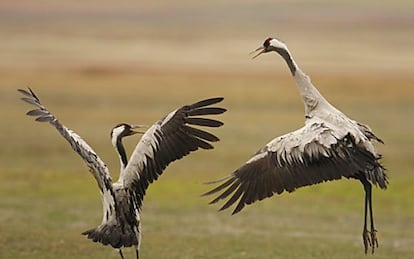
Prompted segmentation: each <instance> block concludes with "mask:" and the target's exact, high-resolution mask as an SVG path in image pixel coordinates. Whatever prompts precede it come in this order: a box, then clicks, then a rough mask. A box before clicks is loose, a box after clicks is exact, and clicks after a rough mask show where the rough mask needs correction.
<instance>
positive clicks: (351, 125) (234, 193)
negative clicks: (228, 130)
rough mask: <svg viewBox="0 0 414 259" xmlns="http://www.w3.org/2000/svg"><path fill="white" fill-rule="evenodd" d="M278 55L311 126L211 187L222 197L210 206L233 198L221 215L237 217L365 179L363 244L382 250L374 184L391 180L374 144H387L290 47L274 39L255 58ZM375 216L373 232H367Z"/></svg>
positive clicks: (278, 140)
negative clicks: (329, 184) (336, 100)
mask: <svg viewBox="0 0 414 259" xmlns="http://www.w3.org/2000/svg"><path fill="white" fill-rule="evenodd" d="M273 51H274V52H277V53H278V54H279V55H280V56H282V58H283V59H284V60H285V61H286V63H287V65H288V67H289V70H290V72H291V75H292V77H293V79H294V81H295V83H296V86H297V88H298V90H299V93H300V95H301V97H302V100H303V103H304V108H305V125H304V126H303V127H302V128H299V129H297V130H295V131H292V132H290V133H287V134H285V135H282V136H279V137H277V138H275V139H273V140H271V141H270V142H269V143H267V144H266V145H265V146H264V147H263V148H261V149H260V150H259V151H257V152H256V154H254V155H253V156H252V157H251V158H250V159H249V160H248V161H247V162H246V163H245V164H244V165H242V166H241V167H240V168H238V169H236V170H235V171H234V172H233V173H232V174H230V175H229V176H227V177H224V178H222V179H219V180H216V181H212V182H211V183H221V184H220V185H218V186H217V187H216V188H214V189H212V190H210V191H209V192H207V193H205V194H204V195H212V194H217V196H216V198H214V199H213V200H212V201H211V202H210V203H216V202H218V201H220V200H222V199H227V201H226V202H225V204H224V205H223V206H222V207H221V209H220V210H224V209H227V208H229V207H230V206H231V205H233V204H235V203H237V205H236V207H235V209H234V210H233V214H236V213H238V212H239V211H241V210H242V209H243V208H244V207H245V205H248V204H252V203H254V202H256V201H259V200H263V199H265V198H268V197H271V196H273V195H274V194H281V193H283V192H285V191H286V192H293V191H294V190H295V189H297V188H300V187H303V186H309V185H313V184H319V183H322V182H326V181H332V180H339V179H341V178H343V177H344V178H354V179H357V180H359V181H360V182H361V183H362V185H363V187H364V191H365V210H364V226H363V233H362V236H363V243H364V248H365V253H367V251H368V248H369V247H371V249H372V253H374V249H375V247H378V240H377V236H376V229H375V227H374V220H373V212H372V198H371V197H372V191H371V189H372V184H374V185H376V186H379V187H380V188H382V189H386V188H387V184H388V177H387V175H386V171H385V168H384V167H383V166H382V165H381V163H380V159H381V157H382V156H381V154H380V153H379V152H378V151H377V150H376V148H375V146H374V144H373V142H374V141H377V142H380V143H383V141H382V140H381V139H380V138H378V137H377V136H376V135H375V134H374V133H373V132H372V130H371V129H370V128H369V127H368V126H366V125H364V124H362V123H359V122H357V121H355V120H352V119H350V118H348V117H347V116H346V115H345V114H343V113H342V112H341V111H339V110H338V109H337V108H335V107H334V106H333V105H331V104H330V103H329V102H328V101H327V100H326V99H325V98H324V97H323V96H322V95H321V94H320V92H319V91H318V90H317V89H316V87H315V86H314V85H313V84H312V82H311V80H310V77H309V76H307V75H306V74H305V73H304V72H303V71H302V70H301V69H300V68H299V66H298V65H297V63H296V62H295V60H294V59H293V57H292V55H291V53H290V51H289V49H288V47H287V46H286V44H285V43H284V42H282V41H281V40H279V39H275V38H268V39H266V40H265V42H264V43H263V46H261V47H259V48H258V49H256V50H255V52H258V53H257V54H256V55H255V56H254V57H253V58H255V57H257V56H259V55H260V54H262V53H267V52H273ZM368 211H369V217H370V230H369V231H368V227H367V215H368Z"/></svg>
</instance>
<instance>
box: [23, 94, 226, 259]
mask: <svg viewBox="0 0 414 259" xmlns="http://www.w3.org/2000/svg"><path fill="white" fill-rule="evenodd" d="M18 91H19V92H20V93H22V94H23V95H24V96H25V97H23V98H22V100H23V101H25V102H27V103H29V104H32V105H34V106H36V109H34V110H31V111H29V112H28V113H27V115H30V116H35V117H37V118H36V121H39V122H49V123H50V124H51V125H52V126H54V127H55V128H56V129H57V130H58V132H59V133H60V134H61V135H62V136H63V137H64V138H65V139H66V140H67V141H68V142H69V143H70V145H71V146H72V148H73V150H74V151H76V152H77V153H78V154H79V155H80V156H81V157H82V159H83V160H84V161H85V163H86V165H87V166H88V168H89V171H90V172H91V173H92V175H93V176H94V178H95V179H96V181H97V183H98V187H99V189H100V193H101V196H102V203H103V219H102V223H101V224H100V225H99V226H98V227H96V228H94V229H90V230H87V231H85V232H83V233H82V234H84V235H86V236H87V237H88V238H89V239H91V240H93V241H94V242H100V243H102V244H104V245H111V246H112V247H114V248H115V249H118V251H119V254H120V256H121V258H124V256H123V253H122V250H121V249H122V248H124V247H131V246H135V251H136V258H139V248H140V243H141V220H140V211H141V206H142V202H143V199H144V195H145V192H146V190H147V188H148V186H149V184H150V183H152V182H153V181H155V180H157V179H158V177H159V176H160V175H161V174H162V173H163V171H164V169H165V168H166V167H167V166H168V164H170V163H171V162H173V161H174V160H177V159H180V158H182V157H184V156H186V155H188V154H189V153H190V152H192V151H196V150H198V149H200V148H201V149H213V146H212V145H211V144H210V143H209V142H216V141H218V140H219V139H218V137H216V136H215V135H213V134H211V133H209V132H207V131H204V130H202V129H200V128H199V127H197V126H205V127H220V126H222V125H223V123H222V122H221V121H218V120H214V119H210V118H204V117H201V116H202V115H216V114H222V113H224V112H225V111H226V110H225V109H224V108H220V107H207V106H210V105H213V104H216V103H219V102H221V101H222V100H223V98H221V97H218V98H210V99H205V100H202V101H199V102H196V103H193V104H191V105H185V106H183V107H181V108H179V109H176V110H174V111H172V112H171V113H169V114H168V115H167V116H166V117H164V118H163V119H161V120H159V121H158V122H156V123H155V124H154V125H152V126H151V127H149V129H148V130H147V131H146V132H145V133H144V132H139V131H138V130H136V129H137V128H139V126H131V125H129V124H126V123H121V124H118V125H117V126H115V127H114V128H113V129H112V131H111V140H112V144H113V146H114V147H115V150H116V152H117V153H118V155H119V159H120V163H121V172H120V176H119V179H118V181H116V182H115V183H112V179H111V176H110V174H109V170H108V168H107V166H106V165H105V163H104V162H103V161H102V160H101V159H100V158H99V157H98V155H97V154H96V153H95V152H94V151H93V149H92V148H91V147H90V146H89V145H88V144H87V143H86V142H85V141H84V140H83V139H82V138H81V137H80V136H79V135H77V134H76V133H75V132H74V131H72V130H70V129H68V128H67V127H65V126H64V125H63V124H61V123H60V121H59V120H58V119H57V118H56V117H55V116H54V115H53V114H52V113H51V112H49V111H48V110H47V109H46V107H45V106H43V105H42V104H41V102H40V100H39V98H38V97H37V96H36V95H35V93H34V92H33V91H32V90H31V89H30V88H29V89H28V91H27V90H22V89H19V90H18ZM193 126H196V127H193ZM136 133H143V136H142V138H141V140H140V141H139V143H138V145H137V146H136V147H135V150H134V151H133V153H132V155H131V158H130V160H129V161H128V160H127V156H126V152H125V148H124V146H123V144H122V139H123V138H124V137H127V136H131V135H133V134H136Z"/></svg>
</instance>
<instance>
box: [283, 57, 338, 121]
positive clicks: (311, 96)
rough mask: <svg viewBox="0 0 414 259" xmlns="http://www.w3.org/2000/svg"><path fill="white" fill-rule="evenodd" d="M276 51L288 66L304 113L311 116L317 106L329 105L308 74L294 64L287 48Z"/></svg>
mask: <svg viewBox="0 0 414 259" xmlns="http://www.w3.org/2000/svg"><path fill="white" fill-rule="evenodd" d="M276 51H277V52H278V53H279V54H280V55H281V56H282V57H283V59H284V60H285V61H286V63H287V65H288V66H289V69H290V72H291V74H292V76H293V78H294V80H295V82H296V86H297V87H298V90H299V93H300V95H301V96H302V100H303V103H304V105H305V115H307V116H311V114H312V111H314V110H315V109H316V108H317V107H318V106H321V105H325V104H327V105H329V106H330V104H329V103H328V101H326V100H325V98H324V97H323V96H322V95H321V94H320V93H319V91H318V89H316V87H315V86H314V85H313V84H312V82H311V80H310V78H309V76H307V75H306V74H305V73H304V72H303V71H302V70H301V69H300V68H299V66H298V65H297V64H296V62H295V60H294V59H293V57H292V55H291V54H290V52H289V50H287V49H276Z"/></svg>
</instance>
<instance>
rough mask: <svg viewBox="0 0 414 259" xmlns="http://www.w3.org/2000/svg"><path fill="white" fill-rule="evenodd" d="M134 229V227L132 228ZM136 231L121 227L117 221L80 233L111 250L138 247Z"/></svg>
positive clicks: (128, 227)
mask: <svg viewBox="0 0 414 259" xmlns="http://www.w3.org/2000/svg"><path fill="white" fill-rule="evenodd" d="M134 228H136V227H134ZM138 231H139V230H138V229H135V230H134V229H132V228H131V227H130V226H126V225H124V226H121V224H120V223H118V222H117V221H108V222H106V223H104V224H102V225H100V226H98V227H97V228H94V229H90V230H87V231H85V232H83V233H82V235H86V236H87V237H88V238H89V239H91V240H92V241H94V242H99V243H102V244H104V245H111V246H112V247H113V248H121V247H130V246H138V243H139V242H138V241H139V240H138V237H137V234H138V233H139V232H138Z"/></svg>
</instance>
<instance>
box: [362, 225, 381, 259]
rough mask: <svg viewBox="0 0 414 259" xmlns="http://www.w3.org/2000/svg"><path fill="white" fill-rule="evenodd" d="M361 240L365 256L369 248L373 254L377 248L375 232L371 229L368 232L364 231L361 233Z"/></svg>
mask: <svg viewBox="0 0 414 259" xmlns="http://www.w3.org/2000/svg"><path fill="white" fill-rule="evenodd" d="M362 240H363V241H364V248H365V254H367V253H368V248H369V247H371V249H372V250H371V253H374V251H375V248H376V247H377V248H378V239H377V230H375V229H372V230H371V231H368V230H367V229H364V231H363V232H362Z"/></svg>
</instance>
